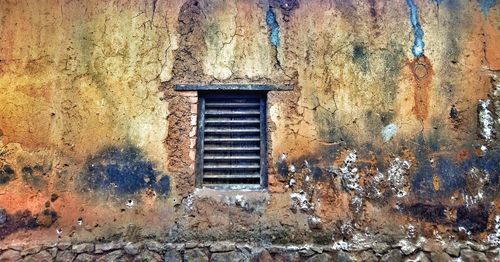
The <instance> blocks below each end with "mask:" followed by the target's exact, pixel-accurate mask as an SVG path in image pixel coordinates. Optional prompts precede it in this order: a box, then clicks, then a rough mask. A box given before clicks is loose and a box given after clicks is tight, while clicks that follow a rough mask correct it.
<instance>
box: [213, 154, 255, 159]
mask: <svg viewBox="0 0 500 262" xmlns="http://www.w3.org/2000/svg"><path fill="white" fill-rule="evenodd" d="M203 159H205V160H259V159H260V156H259V155H254V156H211V155H208V156H207V155H205V157H204V158H203Z"/></svg>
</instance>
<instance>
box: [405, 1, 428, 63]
mask: <svg viewBox="0 0 500 262" xmlns="http://www.w3.org/2000/svg"><path fill="white" fill-rule="evenodd" d="M406 3H407V4H408V7H409V8H410V21H411V26H412V28H413V35H414V40H413V47H412V53H413V55H414V56H415V57H421V56H423V55H424V48H425V43H424V30H422V26H421V25H420V22H419V19H418V7H417V5H416V4H415V2H414V1H413V0H406Z"/></svg>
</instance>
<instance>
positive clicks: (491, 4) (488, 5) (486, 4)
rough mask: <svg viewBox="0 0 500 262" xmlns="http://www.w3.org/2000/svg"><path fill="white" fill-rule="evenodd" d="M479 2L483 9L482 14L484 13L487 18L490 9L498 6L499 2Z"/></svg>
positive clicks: (493, 0) (491, 0) (483, 0)
mask: <svg viewBox="0 0 500 262" xmlns="http://www.w3.org/2000/svg"><path fill="white" fill-rule="evenodd" d="M477 2H478V3H479V6H480V7H481V12H483V14H484V15H485V16H488V13H489V12H490V9H491V8H493V7H494V6H495V5H496V4H497V0H477Z"/></svg>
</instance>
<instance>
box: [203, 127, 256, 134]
mask: <svg viewBox="0 0 500 262" xmlns="http://www.w3.org/2000/svg"><path fill="white" fill-rule="evenodd" d="M205 133H216V134H233V133H234V134H237V133H260V129H258V128H229V127H221V128H214V127H208V128H206V129H205Z"/></svg>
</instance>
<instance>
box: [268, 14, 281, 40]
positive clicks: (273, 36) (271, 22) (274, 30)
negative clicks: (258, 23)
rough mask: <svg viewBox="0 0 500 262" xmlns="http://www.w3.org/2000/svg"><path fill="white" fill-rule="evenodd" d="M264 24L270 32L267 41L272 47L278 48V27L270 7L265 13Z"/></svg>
mask: <svg viewBox="0 0 500 262" xmlns="http://www.w3.org/2000/svg"><path fill="white" fill-rule="evenodd" d="M266 24H267V26H268V27H269V29H270V30H271V32H270V33H269V41H270V42H271V44H272V45H273V46H274V47H278V46H280V42H281V40H280V26H279V24H278V21H277V20H276V13H274V10H273V9H272V8H271V7H269V9H268V10H267V12H266Z"/></svg>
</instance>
